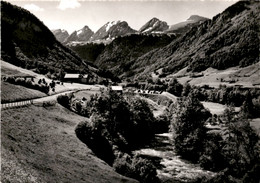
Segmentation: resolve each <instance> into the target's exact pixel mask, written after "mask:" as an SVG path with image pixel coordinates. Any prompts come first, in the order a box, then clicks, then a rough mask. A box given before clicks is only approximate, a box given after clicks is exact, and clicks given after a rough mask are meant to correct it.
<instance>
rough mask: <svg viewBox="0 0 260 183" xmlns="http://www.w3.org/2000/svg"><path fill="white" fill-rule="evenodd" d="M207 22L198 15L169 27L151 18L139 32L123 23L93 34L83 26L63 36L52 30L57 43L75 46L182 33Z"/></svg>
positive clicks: (105, 27) (109, 24)
mask: <svg viewBox="0 0 260 183" xmlns="http://www.w3.org/2000/svg"><path fill="white" fill-rule="evenodd" d="M205 20H207V18H205V17H201V16H198V15H193V16H191V17H190V18H189V19H188V20H187V21H185V22H181V23H178V24H176V25H175V24H174V25H172V26H169V25H168V24H167V23H166V22H164V21H161V20H159V19H158V18H152V19H151V20H149V21H148V22H147V23H145V24H144V25H143V26H142V27H141V28H140V29H139V31H137V30H134V29H132V28H131V27H130V26H129V25H128V23H127V22H125V21H112V22H107V23H106V24H105V25H103V26H102V27H101V28H100V29H99V30H98V31H97V32H95V33H94V32H93V31H92V30H91V29H90V28H89V27H88V26H84V27H83V28H82V29H80V30H78V31H74V32H73V33H72V34H70V35H67V36H65V34H64V31H63V32H62V31H61V30H60V29H57V30H52V32H53V34H54V35H55V37H56V38H57V40H58V41H60V42H61V43H64V44H67V45H75V44H80V43H86V42H104V43H110V42H111V41H112V40H114V39H115V38H116V37H119V36H125V35H129V34H165V33H183V32H185V31H187V30H188V29H190V28H191V27H192V26H193V25H195V24H196V25H197V24H199V23H201V22H203V21H205Z"/></svg>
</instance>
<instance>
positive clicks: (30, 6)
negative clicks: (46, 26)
mask: <svg viewBox="0 0 260 183" xmlns="http://www.w3.org/2000/svg"><path fill="white" fill-rule="evenodd" d="M24 9H27V10H29V11H44V9H43V8H40V7H39V6H37V5H35V4H26V5H24Z"/></svg>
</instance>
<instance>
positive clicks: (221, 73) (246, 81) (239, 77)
mask: <svg viewBox="0 0 260 183" xmlns="http://www.w3.org/2000/svg"><path fill="white" fill-rule="evenodd" d="M190 74H191V72H187V70H186V68H185V69H182V70H180V71H179V72H177V73H176V74H173V75H169V76H168V77H169V78H171V77H178V81H179V82H181V83H185V82H189V83H190V84H192V85H197V86H202V85H205V84H206V85H209V86H212V87H218V86H219V85H220V84H222V85H223V84H225V85H227V86H232V85H243V86H244V87H260V62H258V63H256V64H252V65H250V66H247V67H244V68H239V67H231V68H229V69H226V70H216V69H212V68H208V69H207V70H205V71H202V72H200V73H197V74H198V75H203V76H202V77H197V78H192V77H190ZM221 79H222V80H223V81H222V82H221ZM231 80H234V81H235V82H234V83H230V81H231ZM255 84H258V85H255ZM254 85H255V86H254Z"/></svg>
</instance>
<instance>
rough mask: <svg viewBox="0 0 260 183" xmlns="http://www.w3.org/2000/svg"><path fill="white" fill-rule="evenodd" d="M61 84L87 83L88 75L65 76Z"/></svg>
mask: <svg viewBox="0 0 260 183" xmlns="http://www.w3.org/2000/svg"><path fill="white" fill-rule="evenodd" d="M63 82H71V83H88V75H87V74H84V75H83V74H65V76H64V78H63Z"/></svg>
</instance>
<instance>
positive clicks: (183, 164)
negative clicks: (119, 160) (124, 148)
mask: <svg viewBox="0 0 260 183" xmlns="http://www.w3.org/2000/svg"><path fill="white" fill-rule="evenodd" d="M172 144H173V143H172V135H171V134H170V133H163V134H157V135H156V136H155V139H154V140H153V141H152V142H151V143H150V144H149V145H147V146H146V147H144V148H142V149H139V150H135V151H133V154H136V155H139V156H142V157H145V158H148V159H150V160H152V161H153V162H154V163H155V165H156V167H157V175H158V177H159V179H160V180H161V182H167V183H171V182H175V183H176V182H192V181H194V180H196V179H197V178H199V177H203V176H206V177H212V176H214V175H215V173H213V172H211V171H206V170H203V169H202V168H201V167H200V166H199V165H198V164H193V163H191V162H189V161H186V160H184V159H181V158H180V156H178V155H176V153H175V152H174V146H173V145H172Z"/></svg>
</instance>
